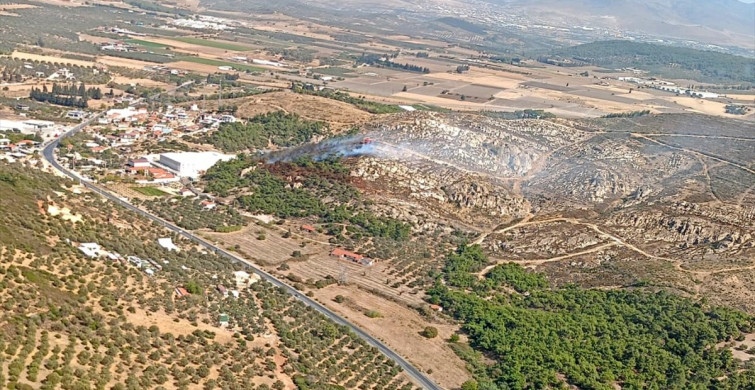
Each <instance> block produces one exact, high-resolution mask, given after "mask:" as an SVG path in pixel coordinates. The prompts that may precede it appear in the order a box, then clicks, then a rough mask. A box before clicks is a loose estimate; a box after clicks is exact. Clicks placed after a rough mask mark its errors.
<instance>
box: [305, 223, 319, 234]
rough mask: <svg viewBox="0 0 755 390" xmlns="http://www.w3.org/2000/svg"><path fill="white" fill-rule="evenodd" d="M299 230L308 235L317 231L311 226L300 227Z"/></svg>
mask: <svg viewBox="0 0 755 390" xmlns="http://www.w3.org/2000/svg"><path fill="white" fill-rule="evenodd" d="M301 230H304V231H305V232H308V233H315V232H317V229H315V227H314V226H312V225H301Z"/></svg>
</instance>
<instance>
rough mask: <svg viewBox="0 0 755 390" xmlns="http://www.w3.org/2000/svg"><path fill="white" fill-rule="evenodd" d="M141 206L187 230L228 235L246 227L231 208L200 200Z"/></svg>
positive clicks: (149, 201) (243, 220)
mask: <svg viewBox="0 0 755 390" xmlns="http://www.w3.org/2000/svg"><path fill="white" fill-rule="evenodd" d="M203 202H205V203H204V204H203ZM142 204H143V205H144V206H146V207H147V208H148V209H150V210H151V211H153V212H154V213H155V214H157V215H158V216H159V217H161V218H165V219H167V220H169V221H171V222H173V223H175V224H176V225H178V226H180V227H182V228H184V229H188V230H197V229H212V231H215V232H222V233H228V232H233V231H237V230H240V229H241V228H242V227H244V226H245V225H246V219H245V218H244V217H243V216H241V215H240V214H239V213H238V212H237V211H236V210H235V209H233V208H232V207H227V206H222V205H221V206H218V205H216V204H215V203H211V202H207V201H202V200H200V199H195V198H182V199H175V198H173V199H155V200H147V201H144V202H142ZM208 205H211V206H208Z"/></svg>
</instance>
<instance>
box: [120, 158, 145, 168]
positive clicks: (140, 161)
mask: <svg viewBox="0 0 755 390" xmlns="http://www.w3.org/2000/svg"><path fill="white" fill-rule="evenodd" d="M126 165H128V166H129V167H132V168H149V167H150V163H149V160H147V159H146V158H136V159H133V160H130V161H129V162H128V164H126Z"/></svg>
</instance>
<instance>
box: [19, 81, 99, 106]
mask: <svg viewBox="0 0 755 390" xmlns="http://www.w3.org/2000/svg"><path fill="white" fill-rule="evenodd" d="M29 97H30V98H31V99H33V100H36V101H38V102H43V103H44V102H46V103H51V104H57V105H61V106H66V107H77V108H87V107H89V104H88V100H89V99H90V98H92V99H95V100H99V99H102V90H100V89H99V88H88V89H87V88H86V86H85V85H84V83H81V84H80V85H78V86H76V85H75V84H71V85H58V84H53V85H52V91H50V90H48V89H47V86H46V85H43V86H42V88H41V89H40V88H36V87H32V89H31V92H29Z"/></svg>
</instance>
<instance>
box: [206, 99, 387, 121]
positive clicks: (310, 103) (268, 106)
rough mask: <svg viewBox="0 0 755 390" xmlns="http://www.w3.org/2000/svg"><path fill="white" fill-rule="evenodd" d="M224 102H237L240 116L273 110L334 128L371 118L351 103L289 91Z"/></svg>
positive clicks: (208, 103) (208, 104)
mask: <svg viewBox="0 0 755 390" xmlns="http://www.w3.org/2000/svg"><path fill="white" fill-rule="evenodd" d="M205 104H206V107H207V108H209V109H213V108H214V107H217V102H215V101H208V102H206V103H205ZM223 104H235V105H238V111H237V115H238V116H239V117H241V118H251V117H253V116H255V115H259V114H264V113H267V112H271V111H279V110H282V111H285V112H287V113H292V114H297V115H299V116H301V117H302V118H304V119H308V120H312V121H321V122H325V123H328V124H330V125H331V128H332V130H342V129H346V128H349V127H351V126H354V125H358V124H362V123H365V122H367V121H369V120H370V118H371V117H372V115H370V114H369V113H367V112H365V111H362V110H359V109H357V108H355V107H354V106H352V105H351V104H348V103H343V102H339V101H336V100H332V99H328V98H324V97H319V96H311V95H301V94H296V93H293V92H289V91H280V92H271V93H265V94H262V95H256V96H250V97H246V98H239V99H227V100H224V101H223Z"/></svg>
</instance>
